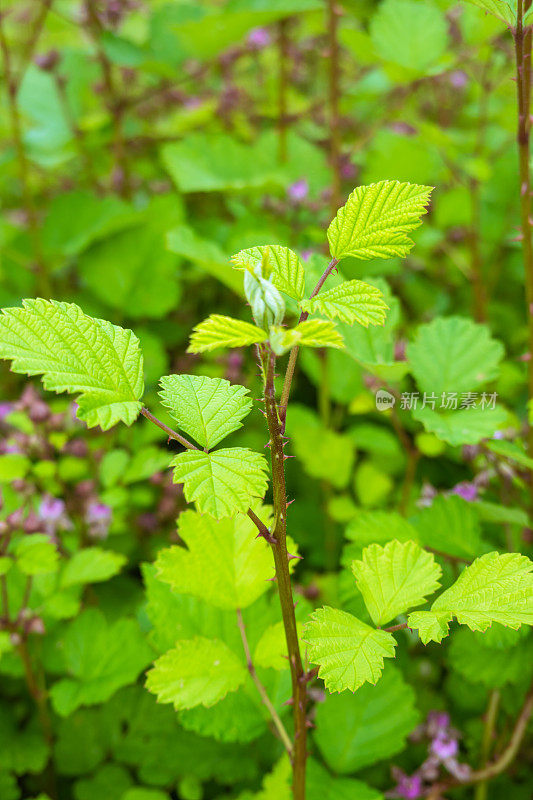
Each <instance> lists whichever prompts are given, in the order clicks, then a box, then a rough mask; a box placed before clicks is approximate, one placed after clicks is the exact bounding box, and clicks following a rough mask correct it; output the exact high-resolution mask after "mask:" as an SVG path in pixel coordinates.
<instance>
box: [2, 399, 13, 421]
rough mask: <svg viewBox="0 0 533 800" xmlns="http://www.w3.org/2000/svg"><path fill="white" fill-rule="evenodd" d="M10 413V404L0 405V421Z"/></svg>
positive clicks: (11, 409)
mask: <svg viewBox="0 0 533 800" xmlns="http://www.w3.org/2000/svg"><path fill="white" fill-rule="evenodd" d="M12 411H13V404H12V403H0V420H3V419H5V418H6V417H7V415H8V414H11V412H12Z"/></svg>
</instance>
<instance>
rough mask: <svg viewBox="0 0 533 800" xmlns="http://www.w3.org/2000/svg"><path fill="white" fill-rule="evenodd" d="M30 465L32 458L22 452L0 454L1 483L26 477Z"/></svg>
mask: <svg viewBox="0 0 533 800" xmlns="http://www.w3.org/2000/svg"><path fill="white" fill-rule="evenodd" d="M30 467H31V461H30V459H29V458H28V456H25V455H23V454H22V453H4V454H2V455H0V483H8V482H10V481H16V480H19V479H20V478H24V477H25V475H26V474H27V472H28V471H29V469H30Z"/></svg>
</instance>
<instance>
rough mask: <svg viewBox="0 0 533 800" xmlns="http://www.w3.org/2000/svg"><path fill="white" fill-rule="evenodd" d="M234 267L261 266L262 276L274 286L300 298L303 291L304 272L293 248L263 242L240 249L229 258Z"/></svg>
mask: <svg viewBox="0 0 533 800" xmlns="http://www.w3.org/2000/svg"><path fill="white" fill-rule="evenodd" d="M231 262H232V264H233V266H234V268H235V269H251V270H252V271H253V270H254V269H255V268H256V267H257V266H261V267H262V274H263V277H264V278H270V279H271V280H272V283H273V284H274V286H275V287H276V288H277V289H279V290H280V292H284V293H285V294H287V295H289V297H293V298H294V299H295V300H301V299H302V297H303V296H304V292H305V272H304V268H303V265H302V262H301V261H300V259H299V258H298V256H297V255H296V253H295V252H294V251H293V250H290V249H289V248H288V247H282V246H281V245H279V244H265V245H259V246H258V247H251V248H249V249H248V250H241V251H240V252H238V253H236V254H235V255H234V256H232V258H231Z"/></svg>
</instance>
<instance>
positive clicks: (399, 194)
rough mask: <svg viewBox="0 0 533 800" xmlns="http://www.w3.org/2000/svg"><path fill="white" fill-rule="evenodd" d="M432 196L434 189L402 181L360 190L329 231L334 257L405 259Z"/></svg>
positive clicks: (381, 183) (364, 187) (355, 190)
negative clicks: (411, 237) (409, 235)
mask: <svg viewBox="0 0 533 800" xmlns="http://www.w3.org/2000/svg"><path fill="white" fill-rule="evenodd" d="M431 192H432V187H431V186H418V185H417V184H411V183H400V182H399V181H380V182H379V183H372V184H370V185H369V186H358V187H357V189H354V191H353V192H352V193H351V195H350V196H349V198H348V200H347V202H346V204H345V205H344V206H342V208H339V210H338V211H337V216H336V217H335V219H334V220H333V221H332V223H331V225H330V226H329V228H328V241H329V248H330V253H331V255H332V257H333V258H336V259H337V260H338V261H340V259H341V258H345V257H346V256H353V257H354V258H361V259H363V260H365V261H367V260H369V259H371V258H390V257H392V256H399V257H400V258H403V257H404V256H406V255H407V253H408V252H409V251H410V250H411V248H412V247H413V245H414V242H412V241H411V239H409V237H408V236H407V234H408V233H409V232H410V231H413V230H415V228H418V226H419V225H420V224H421V220H420V217H421V216H422V214H425V213H426V211H427V205H428V203H429V197H430V195H431Z"/></svg>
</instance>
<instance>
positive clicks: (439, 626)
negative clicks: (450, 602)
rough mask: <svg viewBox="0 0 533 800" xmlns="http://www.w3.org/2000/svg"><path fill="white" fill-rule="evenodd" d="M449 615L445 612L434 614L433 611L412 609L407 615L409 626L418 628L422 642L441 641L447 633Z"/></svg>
mask: <svg viewBox="0 0 533 800" xmlns="http://www.w3.org/2000/svg"><path fill="white" fill-rule="evenodd" d="M450 620H451V615H450V614H448V613H447V612H443V613H441V614H436V613H435V612H433V611H413V613H412V614H409V616H408V617H407V625H408V626H409V628H415V629H416V630H418V634H419V636H420V639H421V640H422V643H423V644H427V643H428V642H442V640H443V639H444V637H445V636H447V635H448V633H449V622H450Z"/></svg>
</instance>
